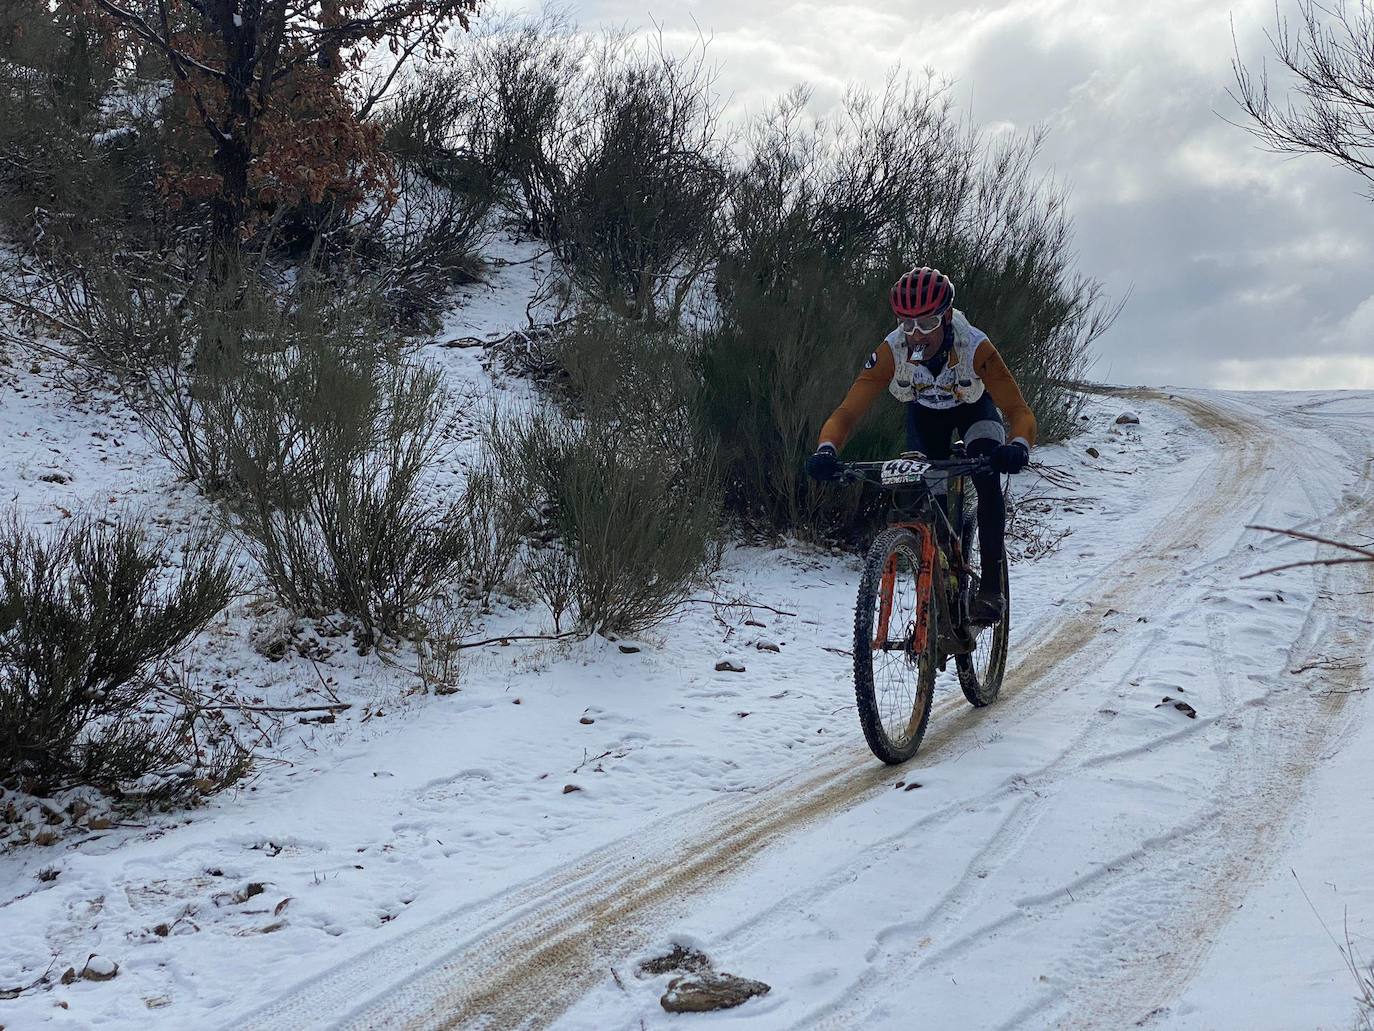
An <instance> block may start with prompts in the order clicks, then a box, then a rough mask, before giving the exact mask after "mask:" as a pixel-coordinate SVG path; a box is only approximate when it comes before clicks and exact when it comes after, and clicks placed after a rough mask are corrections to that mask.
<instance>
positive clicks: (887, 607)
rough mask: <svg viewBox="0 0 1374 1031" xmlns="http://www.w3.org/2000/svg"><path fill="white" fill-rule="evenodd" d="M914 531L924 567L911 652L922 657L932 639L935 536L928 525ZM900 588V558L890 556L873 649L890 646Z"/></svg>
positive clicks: (918, 581)
mask: <svg viewBox="0 0 1374 1031" xmlns="http://www.w3.org/2000/svg"><path fill="white" fill-rule="evenodd" d="M910 529H911V532H912V533H914V534H915V535H916V537H917V541H918V544H919V551H920V568H919V569H918V571H917V574H916V605H915V608H916V612H915V618H914V621H913V624H912V627H911V631H912V633H911V643H910V646H909V647H910V651H911V653H912V654H913V655H920V654H921V653H922V652H924V651H925V648H926V644H927V643H928V641H929V637H930V605H929V600H930V597H931V583H932V581H933V580H934V577H935V534H934V532H933V530H932V528H931V526H930V525H929V524H928V523H918V524H916V525H913V526H912V527H911V528H910ZM896 589H897V556H896V555H895V554H894V555H889V556H888V559H887V562H886V564H885V565H884V566H883V578H882V582H881V583H880V585H879V588H878V626H877V629H876V633H875V634H874V637H873V650H874V651H879V650H881V649H882V648H883V647H884V646H885V645H886V644H887V635H888V625H889V624H890V623H891V621H892V598H893V594H894V593H895V591H896Z"/></svg>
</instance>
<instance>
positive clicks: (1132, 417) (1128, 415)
mask: <svg viewBox="0 0 1374 1031" xmlns="http://www.w3.org/2000/svg"><path fill="white" fill-rule="evenodd" d="M1116 424H1117V425H1118V426H1139V425H1140V416H1138V415H1136V414H1135V412H1122V413H1121V414H1120V415H1118V416H1117V417H1116Z"/></svg>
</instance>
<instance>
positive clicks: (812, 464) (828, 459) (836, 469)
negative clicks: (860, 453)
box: [806, 444, 840, 480]
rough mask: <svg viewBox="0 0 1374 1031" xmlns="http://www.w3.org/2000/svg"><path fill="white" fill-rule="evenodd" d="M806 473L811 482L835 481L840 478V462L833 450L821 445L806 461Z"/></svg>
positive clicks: (827, 445) (826, 445)
mask: <svg viewBox="0 0 1374 1031" xmlns="http://www.w3.org/2000/svg"><path fill="white" fill-rule="evenodd" d="M806 472H807V475H808V476H810V477H811V478H812V479H813V480H837V479H839V478H840V460H839V458H838V457H837V456H836V454H835V449H834V448H833V447H831V446H830V445H829V444H822V445H821V446H820V447H818V448H817V449H816V453H815V454H814V455H812V456H811V457H810V458H808V459H807V460H806Z"/></svg>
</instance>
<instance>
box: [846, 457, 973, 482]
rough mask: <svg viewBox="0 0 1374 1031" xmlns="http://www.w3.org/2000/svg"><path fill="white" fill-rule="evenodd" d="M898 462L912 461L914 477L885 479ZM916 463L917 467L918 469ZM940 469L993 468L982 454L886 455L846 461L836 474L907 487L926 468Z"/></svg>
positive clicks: (969, 471)
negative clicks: (880, 458)
mask: <svg viewBox="0 0 1374 1031" xmlns="http://www.w3.org/2000/svg"><path fill="white" fill-rule="evenodd" d="M899 462H911V463H912V470H911V472H912V475H914V476H915V477H916V478H915V479H911V480H904V481H901V482H896V481H889V480H887V479H885V472H886V471H888V470H889V468H890V467H892V466H894V465H895V464H897V463H899ZM918 467H919V469H918ZM931 471H935V472H943V473H947V474H949V475H951V476H979V475H982V474H984V473H990V472H992V471H993V469H992V463H991V462H990V461H989V460H988V459H987V458H984V457H981V456H980V457H978V458H945V459H931V458H910V459H889V460H888V461H886V462H846V463H843V464H842V465H841V467H840V476H839V478H840V479H841V480H843V481H845V482H847V483H854V482H857V481H864V482H867V483H875V484H878V485H879V486H884V487H892V488H894V489H895V488H897V487H909V486H912V484H913V483H916V482H919V481H920V480H922V479H924V478H925V473H927V472H931Z"/></svg>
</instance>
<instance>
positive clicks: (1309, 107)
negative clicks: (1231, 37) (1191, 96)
mask: <svg viewBox="0 0 1374 1031" xmlns="http://www.w3.org/2000/svg"><path fill="white" fill-rule="evenodd" d="M1298 15H1299V17H1298V22H1297V24H1296V25H1294V24H1292V23H1290V22H1289V20H1288V19H1287V18H1284V17H1282V16H1281V15H1279V14H1278V12H1277V10H1276V12H1275V19H1276V26H1275V29H1274V31H1273V32H1267V33H1265V36H1266V38H1267V39H1268V40H1269V43H1270V45H1271V46H1272V47H1273V49H1274V53H1275V54H1276V55H1277V57H1278V59H1279V62H1280V63H1281V64H1282V65H1283V66H1284V67H1285V68H1286V69H1287V70H1288V71H1289V72H1291V73H1292V74H1293V76H1294V77H1295V80H1296V81H1295V83H1294V85H1293V91H1292V93H1290V94H1289V95H1288V96H1287V97H1285V98H1276V97H1275V96H1274V94H1273V92H1272V90H1271V85H1270V81H1269V74H1268V71H1267V70H1266V69H1265V67H1264V65H1263V64H1261V65H1260V68H1259V70H1258V71H1257V72H1256V71H1252V70H1251V69H1250V68H1248V67H1247V66H1246V65H1245V64H1244V63H1243V62H1242V61H1241V59H1240V52H1239V48H1237V51H1236V57H1235V58H1234V60H1233V61H1232V62H1231V67H1232V70H1233V71H1234V73H1235V77H1236V88H1235V89H1234V90H1232V91H1230V93H1231V97H1232V98H1233V99H1234V100H1235V101H1236V102H1237V103H1238V104H1239V105H1240V106H1241V107H1243V108H1244V109H1245V112H1246V114H1248V115H1249V116H1250V120H1251V124H1246V125H1243V126H1242V128H1245V129H1246V130H1248V131H1249V132H1251V133H1253V134H1254V135H1255V136H1256V137H1258V138H1259V139H1260V140H1262V141H1263V142H1264V143H1265V145H1266V146H1267V147H1268V148H1269V149H1270V150H1273V151H1275V152H1276V153H1281V154H1324V155H1326V156H1327V157H1329V158H1331V159H1332V160H1333V161H1335V162H1336V163H1337V164H1339V165H1341V166H1342V167H1344V168H1347V169H1349V170H1350V171H1352V172H1354V173H1355V174H1356V175H1358V176H1359V177H1360V178H1362V179H1363V180H1364V181H1365V183H1366V184H1367V185H1368V187H1369V196H1370V197H1371V199H1374V0H1357V2H1356V3H1349V2H1347V0H1336V2H1335V3H1332V4H1323V3H1319V2H1318V0H1298Z"/></svg>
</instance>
